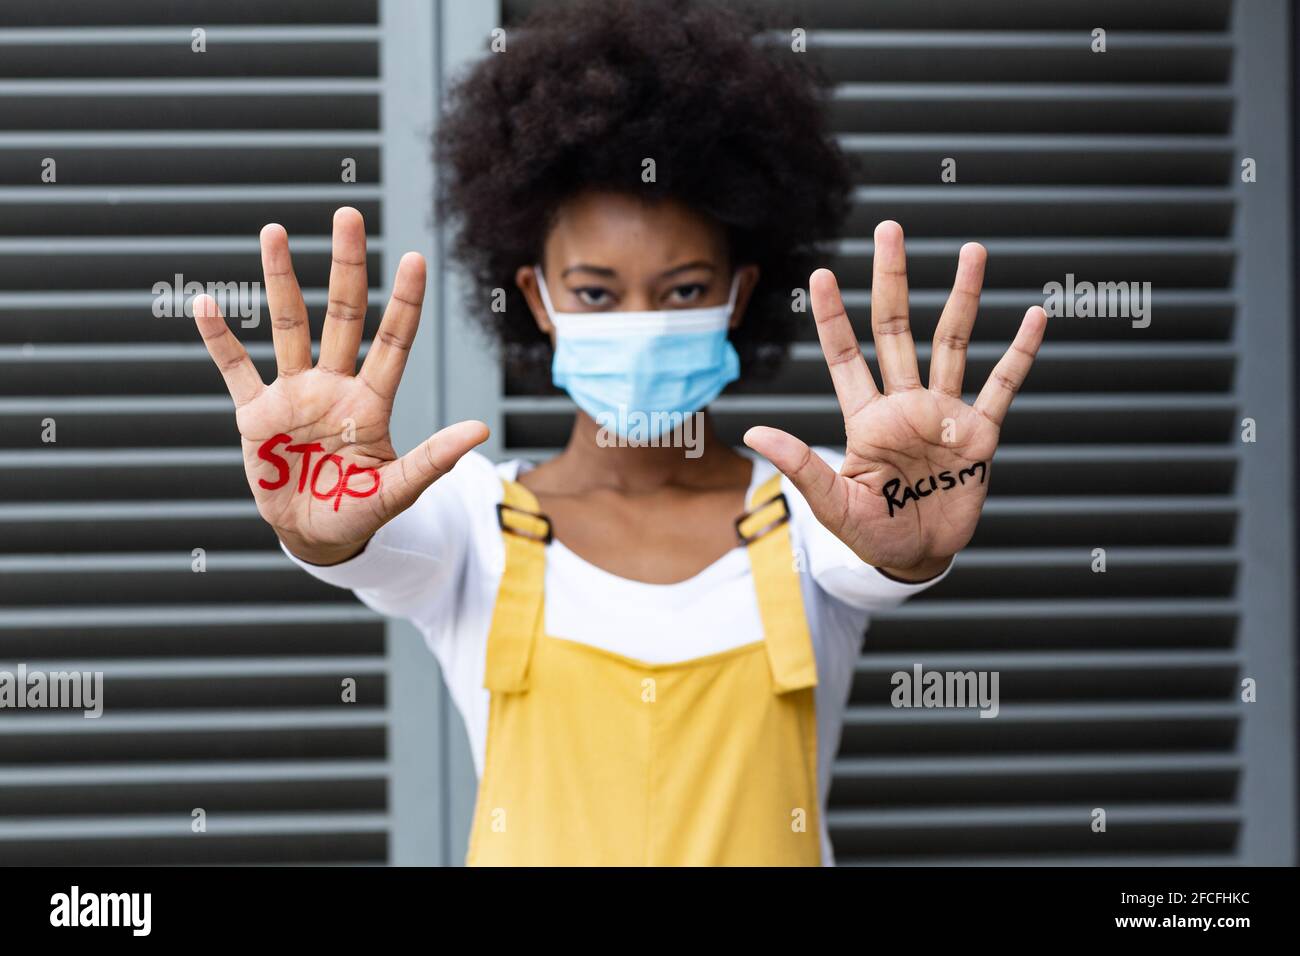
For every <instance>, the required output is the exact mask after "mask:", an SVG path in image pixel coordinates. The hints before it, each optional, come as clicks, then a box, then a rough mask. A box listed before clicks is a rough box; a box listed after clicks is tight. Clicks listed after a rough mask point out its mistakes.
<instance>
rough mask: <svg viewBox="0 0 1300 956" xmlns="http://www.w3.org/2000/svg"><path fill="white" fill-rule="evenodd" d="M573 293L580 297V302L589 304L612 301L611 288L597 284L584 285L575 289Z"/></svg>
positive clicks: (604, 303) (605, 303) (602, 303)
mask: <svg viewBox="0 0 1300 956" xmlns="http://www.w3.org/2000/svg"><path fill="white" fill-rule="evenodd" d="M573 294H574V295H575V296H577V297H578V301H579V302H581V303H582V304H583V305H588V306H600V305H608V304H609V301H610V294H609V290H608V289H601V288H598V287H596V286H584V287H583V288H581V289H574V290H573Z"/></svg>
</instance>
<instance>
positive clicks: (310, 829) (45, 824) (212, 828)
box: [0, 813, 388, 843]
mask: <svg viewBox="0 0 1300 956" xmlns="http://www.w3.org/2000/svg"><path fill="white" fill-rule="evenodd" d="M193 822H194V821H193V819H192V818H191V817H190V816H189V815H188V814H184V815H182V814H172V815H169V816H140V817H132V818H121V817H78V818H73V819H44V818H41V817H35V818H26V819H24V818H16V817H9V818H7V819H0V843H4V842H8V841H15V840H78V841H83V840H116V839H122V838H125V837H158V836H186V835H193V831H192V830H191V829H190V828H191V825H192V824H193ZM207 825H208V830H207V832H208V833H210V834H213V835H225V834H229V835H232V836H234V835H239V836H249V835H254V834H291V833H349V832H350V833H357V832H363V833H364V832H376V831H381V830H384V829H385V828H386V827H387V826H388V817H387V815H385V814H382V813H285V814H213V815H212V816H211V817H210V818H209V819H208V821H207Z"/></svg>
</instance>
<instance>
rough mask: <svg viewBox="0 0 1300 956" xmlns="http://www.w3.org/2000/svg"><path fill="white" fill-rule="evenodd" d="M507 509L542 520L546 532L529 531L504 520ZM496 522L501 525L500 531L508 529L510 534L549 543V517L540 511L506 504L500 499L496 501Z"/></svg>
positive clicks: (550, 536)
mask: <svg viewBox="0 0 1300 956" xmlns="http://www.w3.org/2000/svg"><path fill="white" fill-rule="evenodd" d="M507 511H512V512H514V513H515V514H520V515H526V516H527V517H529V518H531V519H533V520H534V521H540V522H542V524H544V525H545V526H546V533H545V534H540V533H538V532H535V531H529V530H527V529H525V528H520V527H516V526H515V525H513V524H510V523H508V522H507V521H506V512H507ZM497 523H498V524H499V525H501V530H502V531H508V532H510V533H511V534H514V535H518V536H519V537H521V538H527V539H528V540H530V541H540V542H541V543H542V544H550V543H551V538H552V533H551V519H550V518H548V517H546V515H544V514H541V513H540V512H537V511H525V510H524V509H523V508H516V507H514V506H513V505H508V504H506V503H505V502H504V501H501V502H498V503H497Z"/></svg>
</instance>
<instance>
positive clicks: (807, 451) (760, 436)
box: [745, 425, 848, 531]
mask: <svg viewBox="0 0 1300 956" xmlns="http://www.w3.org/2000/svg"><path fill="white" fill-rule="evenodd" d="M745 444H746V445H748V446H749V447H750V448H752V449H754V451H756V452H758V453H759V454H760V455H762V456H763V457H764V458H766V459H767V460H768V461H770V462H771V463H772V464H773V465H775V466H776V468H777V470H778V471H780V472H781V474H783V475H785V476H786V477H787V478H789V479H790V481H791V483H792V484H793V485H794V486H795V487H796V488H798V489H799V494H801V495H803V498H804V501H806V502H808V506H809V507H810V508H812V512H813V514H814V515H815V516H816V517H817V520H818V521H820V522H821V523H822V524H823V525H825V526H826V527H827V528H828V529H830V530H832V531H834V530H836V529H838V528H840V527H842V526H843V524H844V516H845V514H846V512H847V510H848V494H847V493H846V491H845V489H844V486H843V484H841V482H840V481H839V476H838V475H837V474H836V472H835V470H834V469H833V468H831V466H830V465H828V464H826V462H825V461H823V460H822V459H821V458H820V457H819V456H818V455H817V453H816V452H814V451H813V450H812V449H811V448H809V447H808V446H807V445H806V444H805V443H804V442H802V441H800V440H799V439H798V438H795V437H794V436H793V435H791V434H789V433H788V432H783V431H781V430H780V429H779V428H768V427H767V426H766V425H759V426H757V427H755V428H751V429H750V430H749V431H747V432H745Z"/></svg>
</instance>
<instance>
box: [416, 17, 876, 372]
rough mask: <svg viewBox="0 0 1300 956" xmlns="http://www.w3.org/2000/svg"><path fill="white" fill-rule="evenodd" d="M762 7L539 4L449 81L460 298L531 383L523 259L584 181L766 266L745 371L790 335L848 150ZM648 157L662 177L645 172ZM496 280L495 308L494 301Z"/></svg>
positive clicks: (835, 226) (446, 171) (846, 177)
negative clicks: (642, 201) (467, 286)
mask: <svg viewBox="0 0 1300 956" xmlns="http://www.w3.org/2000/svg"><path fill="white" fill-rule="evenodd" d="M767 27H768V24H767V23H765V22H764V19H763V16H762V15H761V14H759V13H758V12H757V11H756V10H754V9H750V10H741V9H739V8H737V7H736V6H734V5H733V6H722V5H720V4H718V3H715V2H707V0H693V2H688V0H578V2H571V3H554V4H552V3H547V4H545V5H542V6H540V7H539V8H538V9H537V10H536V11H535V12H534V13H533V14H532V15H531V16H530V17H529V18H528V19H527V20H526V21H525V22H524V23H523V24H522V27H521V28H520V29H518V30H514V29H512V30H511V31H510V32H509V33H508V35H507V36H506V50H505V52H502V53H496V54H489V55H488V56H486V57H485V58H484V59H482V60H481V61H479V62H478V63H477V64H476V65H475V66H474V67H473V68H472V70H471V71H470V72H469V73H468V75H466V76H465V77H464V78H463V79H461V80H460V82H458V83H457V84H456V85H455V87H454V88H453V90H452V93H451V96H450V99H449V102H448V105H447V109H446V113H445V115H444V118H443V120H442V124H441V128H440V132H439V137H438V159H439V162H440V171H441V173H442V184H443V187H442V193H441V195H440V203H439V205H440V207H441V208H440V211H441V213H442V215H443V216H444V217H448V218H450V219H452V220H453V221H454V222H455V224H456V226H457V231H456V238H455V243H454V246H453V249H452V251H453V254H454V255H455V257H456V259H457V260H459V262H460V263H461V264H462V265H463V266H464V267H465V268H466V269H467V270H468V272H469V274H470V276H471V277H472V279H473V288H472V290H471V293H470V302H469V308H470V311H471V313H472V314H473V315H475V316H476V317H478V318H480V319H481V320H482V321H483V322H484V323H485V325H486V326H487V327H488V328H489V330H490V331H491V332H492V333H493V335H494V336H495V338H496V339H497V341H498V342H499V343H500V344H501V345H502V346H503V347H504V352H505V355H506V358H507V360H508V363H507V369H508V372H509V374H511V375H512V376H513V377H515V378H516V379H524V380H531V381H537V380H538V379H537V376H538V373H539V372H540V371H542V370H544V369H546V368H547V361H548V359H549V355H550V343H549V341H548V340H547V338H546V337H545V336H544V335H543V334H542V333H541V332H540V331H539V330H538V328H537V326H536V324H535V323H534V322H533V319H532V316H531V313H530V312H529V311H528V308H527V305H526V303H525V301H524V298H523V295H522V293H520V292H519V290H518V288H517V287H516V286H515V284H514V274H515V270H516V269H517V268H518V267H519V266H521V265H527V264H530V263H532V262H535V261H538V260H539V258H540V254H541V250H542V246H543V243H544V241H545V238H546V235H547V233H548V231H549V229H550V226H551V222H552V217H553V215H554V213H555V211H556V209H557V208H558V207H559V206H560V205H561V204H562V203H563V202H564V201H565V200H566V199H567V198H569V197H571V196H573V195H574V194H576V193H578V192H581V191H585V190H588V189H608V190H615V191H622V192H626V193H628V194H631V195H635V196H639V197H642V198H646V199H650V200H654V199H657V198H664V197H671V198H674V199H676V200H678V201H680V202H682V203H684V204H686V205H687V206H690V207H691V208H693V209H695V210H697V211H699V212H702V213H704V214H706V215H708V216H710V217H712V218H713V219H714V220H716V221H717V222H718V223H720V224H721V225H722V226H723V228H724V229H725V230H726V234H727V236H728V240H729V245H730V252H731V256H732V261H733V262H734V263H735V264H737V265H740V264H746V263H754V264H757V265H758V266H759V268H760V279H759V283H758V286H757V287H756V289H755V291H754V294H753V297H752V298H751V300H750V305H749V308H748V310H747V315H746V319H745V321H744V322H742V323H741V324H740V326H739V327H738V328H737V329H735V330H733V331H732V333H731V338H732V342H733V344H734V345H735V348H736V351H737V352H738V353H739V355H740V359H741V368H742V372H743V373H744V374H763V373H766V372H770V371H771V370H773V369H775V367H776V366H777V365H778V364H779V363H780V360H781V359H782V358H783V357H784V355H785V353H786V350H787V346H788V344H789V342H790V339H791V336H792V334H793V324H794V323H793V316H792V313H791V308H790V304H791V294H792V290H794V289H797V288H801V287H803V285H804V284H805V282H806V281H807V277H808V272H809V270H810V269H811V268H812V266H813V265H814V262H813V254H814V252H815V246H814V244H815V243H816V242H818V241H819V240H826V239H831V238H834V236H835V235H836V234H837V233H838V230H839V227H840V225H841V224H842V222H843V220H844V217H845V215H846V214H847V211H848V194H849V189H850V185H851V175H850V169H849V164H848V161H847V159H846V157H845V155H844V153H843V152H842V151H841V150H840V148H839V146H838V144H837V143H836V142H835V141H834V140H833V138H832V137H830V136H829V135H828V132H827V128H826V122H825V110H824V89H825V88H824V83H823V81H822V78H821V75H820V73H819V72H818V71H817V70H816V68H815V67H814V66H812V65H811V64H810V63H809V62H808V55H807V54H804V53H796V52H793V51H792V49H791V43H790V42H789V39H788V38H787V39H786V40H785V42H784V43H782V42H763V41H762V38H763V34H764V33H765V31H766V30H767ZM646 157H653V158H654V160H655V166H656V170H655V171H656V182H653V183H646V182H643V181H642V178H641V174H642V161H643V159H644V158H646ZM496 289H504V290H505V294H506V307H505V309H504V311H492V309H491V308H489V307H488V306H489V303H491V301H492V296H493V294H494V290H496Z"/></svg>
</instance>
